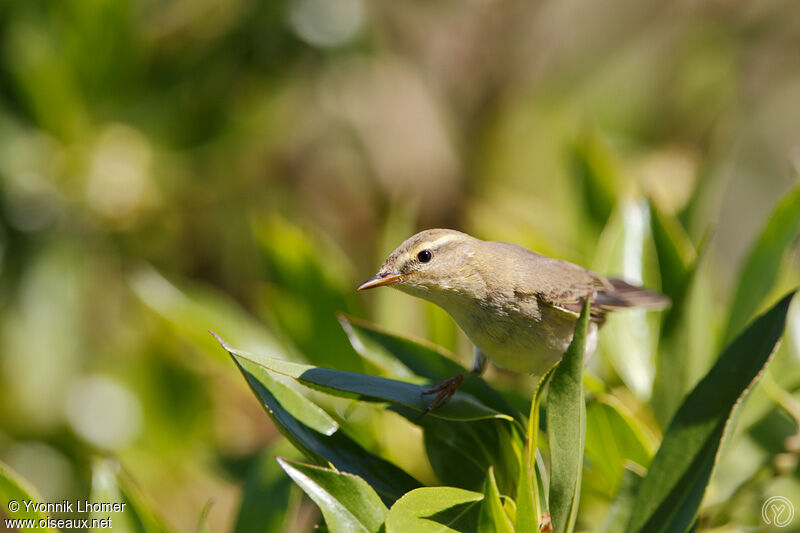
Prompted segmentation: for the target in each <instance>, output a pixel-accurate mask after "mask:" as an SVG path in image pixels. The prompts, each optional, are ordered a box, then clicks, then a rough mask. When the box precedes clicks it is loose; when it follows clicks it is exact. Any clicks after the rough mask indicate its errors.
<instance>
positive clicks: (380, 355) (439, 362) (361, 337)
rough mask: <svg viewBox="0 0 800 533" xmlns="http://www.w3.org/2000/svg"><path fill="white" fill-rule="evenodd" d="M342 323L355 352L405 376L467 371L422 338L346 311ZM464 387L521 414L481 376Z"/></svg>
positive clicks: (444, 375)
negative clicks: (386, 327) (401, 334)
mask: <svg viewBox="0 0 800 533" xmlns="http://www.w3.org/2000/svg"><path fill="white" fill-rule="evenodd" d="M339 322H340V323H341V325H342V328H343V329H344V331H345V333H346V334H347V337H348V338H349V339H350V343H351V344H352V345H353V348H354V349H355V350H356V352H358V353H359V354H360V355H361V356H362V357H364V358H365V359H368V360H369V361H371V362H372V363H374V364H376V365H379V366H382V367H384V368H386V369H387V370H388V371H390V372H392V373H394V374H395V375H397V376H400V377H402V376H403V375H406V374H409V372H410V373H412V374H414V375H417V376H420V377H423V378H427V379H430V380H434V381H441V380H444V379H448V378H451V377H453V376H455V375H456V374H462V373H464V372H466V368H464V367H463V366H462V365H460V364H459V363H457V362H456V361H455V354H452V353H450V352H447V351H446V350H444V349H442V348H440V347H438V346H435V345H433V344H430V343H427V342H425V341H423V340H420V339H409V338H406V337H401V336H399V335H394V334H392V333H389V332H388V331H386V330H384V329H382V328H381V327H379V326H377V325H375V324H372V323H371V322H367V321H365V320H361V319H358V318H355V317H352V316H349V315H345V314H340V315H339ZM461 390H462V391H463V392H467V393H469V394H471V395H472V396H474V397H475V398H477V399H478V400H480V401H481V402H482V403H483V404H485V405H486V406H488V407H491V408H492V409H495V410H497V411H500V412H501V413H506V414H509V415H517V414H518V413H517V412H516V410H515V409H514V408H513V407H511V406H510V405H509V403H508V402H507V401H506V400H505V398H503V396H502V395H500V394H499V393H498V392H497V391H496V390H494V389H493V388H492V387H490V386H489V384H488V383H486V382H485V381H484V380H483V379H481V378H480V377H470V378H468V379H466V380H465V381H464V384H463V385H462V386H461Z"/></svg>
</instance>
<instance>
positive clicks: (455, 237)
mask: <svg viewBox="0 0 800 533" xmlns="http://www.w3.org/2000/svg"><path fill="white" fill-rule="evenodd" d="M462 238H463V236H462V235H445V236H443V237H439V238H438V239H436V240H435V241H430V242H425V243H419V245H417V246H416V247H415V248H414V249H413V250H408V251H406V252H403V255H402V256H401V257H400V259H401V261H400V262H401V263H404V262H406V261H408V259H409V258H411V257H412V256H416V253H415V252H416V250H419V249H420V247H421V246H422V245H423V244H424V245H425V246H424V248H423V249H427V248H436V247H437V246H441V245H442V244H447V243H448V242H450V241H456V240H461V239H462Z"/></svg>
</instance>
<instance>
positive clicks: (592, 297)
mask: <svg viewBox="0 0 800 533" xmlns="http://www.w3.org/2000/svg"><path fill="white" fill-rule="evenodd" d="M383 285H391V286H392V287H394V288H396V289H399V290H401V291H403V292H405V293H408V294H411V295H413V296H417V297H419V298H424V299H425V300H428V301H430V302H433V303H435V304H436V305H438V306H439V307H441V308H442V309H444V310H445V311H447V312H448V313H449V314H450V316H452V317H453V319H454V320H455V321H456V323H457V324H458V325H459V327H460V328H461V329H462V330H463V331H464V333H466V335H467V337H469V339H470V340H471V341H472V343H473V344H474V346H475V359H474V362H473V365H472V370H471V371H470V372H469V373H468V374H466V375H469V374H481V373H483V371H484V370H485V368H486V359H487V358H489V359H491V360H492V362H493V363H494V364H496V365H497V366H498V367H500V368H504V369H507V370H511V371H514V372H519V373H529V374H536V375H542V374H543V373H544V372H546V371H547V370H548V369H549V368H550V367H551V366H552V365H553V364H555V363H556V361H559V360H560V359H561V357H562V356H563V354H564V352H565V351H566V349H567V347H568V346H569V344H570V342H571V341H572V334H573V332H574V331H575V324H576V322H577V320H578V317H579V315H580V312H581V308H582V306H583V302H584V301H585V300H589V301H590V305H591V307H590V309H591V321H590V324H589V331H588V337H587V343H586V356H587V357H588V356H590V355H591V354H592V353H593V352H594V351H595V349H596V347H597V332H598V329H599V328H600V326H602V324H603V322H604V320H605V315H606V313H607V312H609V311H613V310H616V309H624V308H631V307H640V308H645V309H654V310H657V309H663V308H664V307H666V306H667V305H669V299H668V298H667V297H666V296H663V295H661V294H658V293H655V292H652V291H649V290H647V289H643V288H640V287H635V286H633V285H630V284H628V283H626V282H624V281H622V280H619V279H613V278H605V277H603V276H600V275H598V274H595V273H594V272H592V271H590V270H587V269H585V268H583V267H580V266H578V265H575V264H572V263H570V262H567V261H563V260H560V259H553V258H550V257H546V256H543V255H540V254H537V253H535V252H532V251H530V250H528V249H526V248H523V247H521V246H517V245H515V244H510V243H507V242H493V241H482V240H480V239H476V238H474V237H472V236H470V235H467V234H466V233H462V232H460V231H455V230H450V229H430V230H426V231H422V232H420V233H417V234H416V235H414V236H412V237H411V238H409V239H408V240H406V241H405V242H404V243H403V244H401V245H400V246H398V247H397V249H396V250H395V251H394V252H392V253H391V255H389V257H388V258H387V259H386V262H384V264H383V266H382V267H381V268H380V270H379V271H378V273H377V274H376V275H375V276H374V277H372V278H371V279H369V280H367V281H365V282H364V283H362V284H361V285H360V286H359V287H358V290H364V289H371V288H374V287H381V286H383ZM464 377H465V374H461V375H458V376H455V377H453V378H451V379H448V380H446V381H444V382H442V383H441V384H439V385H438V386H437V387H434V388H432V389H430V390H428V391H426V392H425V393H426V394H437V396H436V398H435V399H434V400H433V401H432V402H431V404H430V405H429V406H428V408H427V409H426V410H425V411H424V412H423V413H422V415H424V414H425V413H427V412H428V411H430V410H431V409H433V408H435V407H437V406H439V405H444V404H445V403H447V401H448V400H449V399H450V397H451V396H452V395H453V394H454V393H455V391H456V390H457V389H458V388H459V387H460V386H461V383H462V382H463V380H464ZM422 415H420V416H422Z"/></svg>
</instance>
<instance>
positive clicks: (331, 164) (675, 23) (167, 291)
mask: <svg viewBox="0 0 800 533" xmlns="http://www.w3.org/2000/svg"><path fill="white" fill-rule="evenodd" d="M798 50H800V8H798V6H797V5H796V4H795V3H794V2H789V1H758V2H736V1H727V2H723V1H716V2H699V3H695V2H667V3H665V2H656V1H649V0H648V1H629V0H622V1H618V2H614V3H610V2H600V3H598V2H588V1H586V0H567V1H562V2H522V1H508V2H486V1H465V2H455V1H451V0H447V1H439V2H423V1H408V2H392V1H388V0H376V1H370V2H367V1H366V0H337V1H336V2H333V1H325V0H290V1H278V0H273V1H268V2H258V1H255V0H229V1H225V2H223V1H220V0H195V1H188V0H172V1H167V2H153V1H134V0H128V1H126V0H60V1H58V2H56V1H46V0H36V1H22V0H19V1H11V2H3V3H2V4H0V460H3V461H5V462H6V463H8V464H9V465H11V466H12V467H14V468H15V469H16V470H17V471H19V472H20V473H21V474H23V475H24V476H25V477H27V478H28V479H29V480H30V481H31V482H32V483H33V484H34V485H35V486H36V487H37V488H38V489H39V491H40V492H41V493H42V496H43V498H44V500H45V501H57V500H61V499H62V498H73V499H74V498H77V497H87V495H88V492H89V486H90V481H91V461H92V458H93V457H96V456H104V455H112V456H114V457H116V458H118V459H119V462H120V464H121V465H122V466H123V467H124V469H125V470H126V471H128V472H129V473H130V474H131V475H132V477H133V478H134V479H135V481H136V483H137V484H138V486H139V487H140V488H141V490H142V492H143V493H144V494H145V495H146V497H147V498H148V499H149V500H150V501H151V502H152V503H153V506H154V508H155V509H156V511H157V512H158V514H160V515H161V516H162V517H164V518H165V520H166V521H167V522H169V523H170V524H172V525H174V526H175V527H176V529H177V530H179V531H189V530H192V529H193V528H194V527H195V525H196V523H197V519H198V515H199V513H200V509H201V508H202V507H203V506H204V505H205V503H206V502H207V501H209V500H213V506H212V508H211V511H210V515H209V520H210V525H211V528H212V530H213V531H228V530H232V529H233V525H234V523H235V522H236V518H237V516H238V515H239V514H240V513H246V512H250V511H248V509H247V506H244V507H242V506H241V500H242V498H241V495H242V487H243V486H244V485H247V484H248V483H251V484H252V483H256V482H255V481H253V479H254V476H253V472H254V471H256V470H258V468H262V469H274V468H275V466H274V465H273V464H272V462H271V456H272V454H271V453H269V452H267V453H265V454H264V455H263V456H262V455H261V452H262V450H264V449H265V447H269V446H282V445H283V444H281V443H280V442H279V441H278V439H279V437H278V433H277V431H276V430H275V429H274V428H273V427H272V426H271V424H270V422H269V421H268V419H267V418H266V417H265V416H264V414H263V413H262V412H261V408H260V407H259V405H258V404H257V402H256V401H254V399H253V398H252V396H251V394H250V392H249V390H248V389H247V387H246V384H245V382H244V380H242V379H241V376H240V375H239V374H238V372H237V370H236V368H235V367H234V365H233V364H231V363H230V360H229V359H228V357H227V354H225V352H224V351H223V350H222V349H221V348H219V346H218V345H217V344H216V343H215V341H214V340H213V339H212V338H211V337H210V336H209V335H208V333H207V332H206V330H209V329H213V330H215V331H217V332H219V333H220V334H221V335H222V336H224V337H225V338H227V339H228V340H229V341H231V342H232V343H234V344H235V345H237V346H238V347H240V348H243V349H249V350H252V351H261V352H266V353H275V354H279V355H281V356H283V357H292V358H295V359H297V360H308V361H312V362H314V363H315V364H319V365H323V366H333V367H336V368H341V369H349V370H363V368H362V363H361V361H360V359H359V358H358V356H357V355H356V354H355V352H353V350H352V349H351V348H350V346H349V344H348V342H347V339H346V337H345V335H344V333H343V332H342V331H341V328H340V326H339V323H338V322H337V319H336V316H335V313H336V312H337V311H345V312H348V313H351V314H354V315H357V316H361V317H365V318H369V319H371V320H374V321H376V322H378V323H380V324H381V325H384V326H386V327H389V328H391V329H392V330H394V331H397V332H401V333H404V334H412V335H417V336H420V337H425V338H428V339H430V340H432V341H434V342H436V343H438V344H441V345H443V346H445V347H447V348H450V349H452V350H454V351H456V352H457V353H458V354H459V355H460V356H461V357H462V358H463V359H464V361H465V362H466V361H468V360H469V357H470V346H469V344H468V342H467V341H466V339H465V338H464V337H463V335H462V334H461V333H460V332H459V331H458V330H457V329H456V327H455V325H454V324H453V323H452V321H450V319H449V318H448V317H447V316H446V315H444V313H443V312H442V311H440V310H438V309H435V308H433V307H431V306H429V305H427V304H425V303H422V302H418V301H416V300H413V299H411V298H409V297H407V296H404V295H401V294H399V293H395V292H393V291H388V290H385V291H376V292H373V293H370V294H367V295H360V294H356V293H355V291H354V288H355V286H357V284H358V282H360V281H363V280H364V279H366V278H367V277H369V276H370V275H372V274H373V273H374V271H375V270H376V269H377V267H378V266H379V264H380V263H381V261H382V260H383V258H384V256H385V254H386V253H387V252H388V251H390V250H391V249H393V248H394V247H395V246H396V245H397V244H399V243H400V242H401V241H402V240H403V239H405V238H406V237H408V236H409V235H411V234H412V233H414V232H415V231H417V230H419V229H423V228H428V227H440V226H444V227H454V228H458V229H462V230H464V231H467V232H469V233H472V234H474V235H476V236H478V237H481V238H487V239H497V240H505V241H511V242H516V243H518V244H522V245H525V246H527V247H530V248H533V249H535V250H537V251H539V252H542V253H545V254H549V255H553V256H556V257H560V258H564V259H568V260H571V261H574V262H577V263H579V264H582V265H584V266H587V267H592V268H595V269H597V270H598V271H600V272H602V273H604V274H615V275H625V276H627V277H628V278H632V279H631V280H632V281H644V282H645V283H646V284H648V285H649V286H652V287H656V288H658V287H659V286H660V283H661V280H659V279H658V277H657V275H654V274H653V272H657V269H654V268H652V266H648V265H650V264H651V263H653V261H654V257H655V253H654V252H653V250H652V245H651V243H650V240H649V237H648V235H649V222H648V220H649V216H650V212H651V209H650V207H649V206H650V205H652V206H655V208H657V209H658V210H659V211H660V212H662V213H665V214H666V215H668V216H669V215H675V216H676V217H677V220H680V222H681V223H682V227H683V228H685V231H683V230H681V231H682V232H684V233H685V239H686V241H687V243H689V244H688V247H689V248H691V249H693V248H694V245H692V244H691V243H694V244H695V245H696V244H697V243H699V242H700V241H701V239H702V238H703V236H704V235H705V234H706V232H707V231H708V230H709V228H711V229H713V237H712V238H711V240H710V241H709V242H710V244H709V248H708V252H707V254H708V255H707V258H706V260H705V261H704V262H703V264H702V266H701V272H700V273H699V276H700V278H699V279H700V283H698V284H697V290H696V291H697V293H698V295H697V297H696V298H695V299H694V300H693V304H692V305H693V306H695V307H694V308H695V313H697V315H696V316H702V317H704V319H706V320H707V321H706V322H705V323H707V324H713V325H714V328H712V329H711V331H708V330H704V331H702V332H695V333H693V334H692V335H693V336H692V341H691V342H690V343H689V345H690V346H691V354H692V357H691V358H689V360H690V361H692V362H693V363H692V364H693V365H694V367H693V368H691V369H689V370H687V372H690V373H691V374H692V375H696V376H700V375H702V373H703V371H704V370H705V369H706V368H707V367H708V364H709V361H710V360H709V357H710V356H712V355H713V354H714V353H716V350H717V348H718V346H719V345H720V343H721V342H722V341H723V339H724V337H725V331H724V328H725V324H726V320H727V316H728V315H727V313H728V311H727V308H728V307H727V306H728V305H729V303H730V301H731V298H732V287H733V286H734V283H735V280H736V278H737V275H738V272H739V266H738V265H739V264H740V263H741V261H742V258H743V257H744V256H745V255H746V253H747V251H748V249H749V247H750V246H751V243H752V242H753V240H754V239H755V238H756V236H757V235H758V234H759V231H760V230H761V228H762V227H763V226H764V221H765V219H766V218H767V217H768V215H769V213H770V212H771V211H772V210H773V208H774V206H775V204H776V203H777V201H778V199H779V198H780V197H781V196H782V195H783V194H784V193H785V192H786V191H788V190H790V189H791V188H792V187H794V186H796V184H797V183H798V178H797V175H798V170H800V54H798ZM645 198H647V199H650V201H651V203H648V202H646V201H645V200H644V199H645ZM631 235H632V237H631ZM636 243H639V244H638V245H637V244H636ZM796 244H797V242H796V239H795V245H794V251H793V252H791V253H790V254H789V256H788V257H787V258H785V260H784V261H783V262H782V263H781V267H780V269H779V270H778V272H777V273H776V274H775V278H774V282H775V288H774V291H773V292H774V294H776V295H777V294H779V293H781V292H782V291H784V290H787V289H788V288H790V287H791V286H793V285H796V284H797V283H798V281H800V254H799V253H798V247H797V245H796ZM637 246H639V248H641V249H639V248H637ZM631 247H633V248H631ZM640 263H641V264H640ZM637 278H638V279H637ZM773 299H774V298H773ZM795 307H796V306H795ZM792 316H793V319H792V320H793V322H791V324H790V328H793V329H792V332H794V333H793V334H791V335H790V338H789V342H788V343H784V349H783V351H784V352H785V353H786V354H787V357H788V358H789V359H790V362H789V363H790V364H787V366H785V367H784V368H789V369H790V371H787V374H784V376H785V375H790V376H792V379H794V380H795V382H797V381H798V380H797V379H796V378H797V377H798V373H800V364H798V363H797V360H796V358H797V356H800V348H799V347H798V345H799V344H800V324H799V323H798V322H800V316H799V313H798V312H797V310H796V309H795V312H794V313H793V315H792ZM609 329H610V331H611V333H608V334H606V336H607V339H608V340H607V342H608V343H614V342H615V339H616V341H617V342H622V341H624V340H625V339H624V338H623V339H622V341H620V340H619V335H620V334H622V335H623V336H624V334H625V330H622V329H621V328H617V329H616V330H615V329H614V328H613V326H611V324H610V327H609ZM645 329H646V328H645ZM614 331H616V334H615V333H614ZM631 349H633V348H631ZM646 355H647V354H645V358H644V359H645V360H646V359H647V356H646ZM791 357H794V359H791ZM608 359H609V360H610V361H611V364H610V367H611V368H605V370H603V368H604V367H603V365H604V363H603V361H605V359H603V360H601V361H599V362H598V366H599V367H600V368H598V369H597V371H598V372H599V373H600V374H601V375H602V376H603V377H604V379H605V380H606V381H607V382H609V383H610V384H611V385H614V384H615V383H618V384H619V383H623V382H624V383H625V384H626V385H627V386H628V388H630V389H631V390H633V391H634V392H637V391H638V388H640V387H641V388H642V389H646V388H647V383H644V384H642V378H641V376H640V374H637V372H638V370H637V368H633V367H635V365H631V367H632V368H627V367H626V365H625V364H623V365H617V366H616V368H614V357H613V355H611V356H609V357H608ZM608 366H609V365H606V367H608ZM645 366H646V365H645ZM643 372H644V374H647V370H646V369H645V370H644V371H643ZM792 372H794V374H792ZM490 378H491V379H495V380H500V381H501V382H504V383H505V385H507V386H517V387H519V390H520V391H521V392H522V393H523V394H529V393H530V390H531V389H530V388H526V386H527V385H526V384H525V383H524V380H521V381H520V380H516V381H520V382H519V383H517V382H516V381H515V378H513V377H510V376H505V375H498V374H497V373H494V374H490ZM651 378H652V376H651ZM644 381H645V382H646V381H647V378H644ZM795 384H798V383H795ZM786 386H787V387H788V388H789V389H790V390H794V389H793V387H792V386H790V385H786ZM340 407H341V409H340V413H339V414H340V415H341V416H343V417H351V418H353V419H354V420H355V423H357V422H358V418H359V416H360V414H359V413H360V411H359V408H355V409H353V408H352V407H348V406H346V405H345V406H340ZM781 414H782V412H781ZM775 416H779V415H778V414H776V415H775ZM783 417H784V418H785V420H783V419H781V420H779V421H777V422H774V424H776V425H775V426H774V427H781V428H783V427H785V425H786V423H787V421H789V423H790V426H791V424H792V423H791V420H790V419H789V418H788V417H786V416H785V415H783ZM385 423H386V424H387V425H386V426H385V427H383V428H377V429H375V428H373V431H372V435H373V438H374V439H375V446H377V447H379V448H383V449H384V450H385V451H386V453H387V454H388V455H389V456H391V457H393V458H394V460H395V461H397V462H398V463H401V464H402V465H403V466H404V467H405V468H407V469H408V470H409V471H410V472H412V473H414V474H415V475H417V476H419V477H420V478H421V479H424V480H430V479H431V477H432V475H431V473H430V467H429V466H428V465H427V464H424V461H425V459H424V456H422V454H421V453H420V450H421V448H420V446H421V445H420V443H419V442H416V441H415V442H399V443H398V442H392V439H391V435H392V430H391V428H392V424H394V423H398V422H397V421H393V420H388V421H386V422H385ZM765 423H769V420H767V422H765ZM781 424H783V425H781ZM770 427H772V426H768V429H769V428H770ZM792 431H794V430H792ZM790 432H791V431H790ZM767 433H768V434H773V433H775V431H772V433H770V432H767ZM777 434H779V435H780V434H781V432H780V431H778V432H777ZM776 443H777V444H776ZM761 444H762V445H763V446H762V447H761V451H759V452H758V453H756V452H755V451H754V452H753V456H757V457H759V459H758V465H756V467H754V469H751V470H748V472H751V473H752V472H756V471H758V467H759V465H762V466H763V465H768V466H769V465H770V464H771V461H772V457H773V456H775V454H776V453H777V452H780V451H781V447H782V446H784V445H783V443H782V441H781V440H780V438H777V440H776V441H775V442H767V443H761ZM753 446H756V447H758V443H756V444H753ZM764 450H766V451H764ZM776 450H777V452H776ZM759 454H760V455H759ZM780 457H783V460H785V459H786V457H785V454H784V456H780ZM769 468H771V467H769ZM769 468H768V469H767V474H761V475H765V476H767V477H768V478H771V476H772V475H771V474H770V473H769V472H771V470H769ZM278 475H279V476H280V475H282V473H279V474H278ZM256 477H257V476H256ZM285 482H286V483H287V484H288V483H289V481H288V478H286V481H285ZM248 486H249V485H248ZM250 494H253V492H250ZM296 496H297V498H299V493H297V494H296ZM264 497H265V498H268V496H264ZM290 507H291V508H294V509H296V511H293V514H292V516H288V517H285V518H284V520H285V522H284V524H285V527H286V528H287V530H293V531H302V530H307V529H309V528H310V526H311V525H312V524H313V523H314V521H315V520H316V518H315V517H316V512H317V511H316V509H315V508H314V506H313V505H310V504H307V503H304V502H303V501H300V500H298V504H297V505H295V506H294V507H292V506H290ZM287 514H288V513H287ZM245 522H246V521H245ZM240 523H244V522H241V521H240ZM240 530H244V526H240Z"/></svg>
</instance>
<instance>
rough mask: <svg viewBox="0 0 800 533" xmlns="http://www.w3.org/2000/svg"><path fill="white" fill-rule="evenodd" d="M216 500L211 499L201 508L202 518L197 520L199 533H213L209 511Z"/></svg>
mask: <svg viewBox="0 0 800 533" xmlns="http://www.w3.org/2000/svg"><path fill="white" fill-rule="evenodd" d="M213 503H214V502H212V501H211V500H209V501H208V502H206V504H205V505H204V506H203V508H202V509H201V510H200V518H199V519H198V520H197V530H196V531H197V533H211V526H210V525H209V524H208V513H210V512H211V506H212V505H213Z"/></svg>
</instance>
